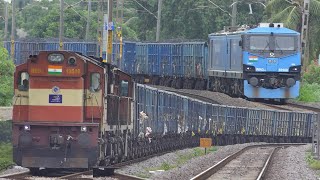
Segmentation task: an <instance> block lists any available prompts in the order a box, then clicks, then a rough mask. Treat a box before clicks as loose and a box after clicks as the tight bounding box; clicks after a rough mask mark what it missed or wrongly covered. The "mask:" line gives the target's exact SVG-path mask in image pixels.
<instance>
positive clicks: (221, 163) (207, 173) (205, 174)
mask: <svg viewBox="0 0 320 180" xmlns="http://www.w3.org/2000/svg"><path fill="white" fill-rule="evenodd" d="M300 145H306V144H304V143H272V144H261V145H252V146H247V147H245V148H243V149H241V150H239V151H237V152H236V153H233V154H231V155H229V156H227V157H226V158H224V159H222V160H221V161H219V162H218V163H217V164H215V165H213V166H212V167H210V168H208V169H206V170H205V171H203V172H201V173H200V174H198V175H196V176H194V177H193V178H191V180H206V179H208V178H209V177H211V176H212V175H213V174H215V173H216V172H218V171H219V170H220V169H222V168H223V167H224V166H226V165H227V164H228V163H229V162H231V161H232V160H234V159H236V158H237V157H238V156H240V155H241V154H243V153H244V152H246V151H247V150H249V149H252V148H258V147H273V146H275V147H279V146H281V147H284V146H300ZM271 158H272V156H271V157H270V159H271ZM268 159H269V158H268ZM269 162H270V161H269ZM268 164H269V163H268ZM268 164H267V166H268ZM264 169H265V171H266V170H267V169H268V168H267V167H266V168H264ZM264 173H265V172H264Z"/></svg>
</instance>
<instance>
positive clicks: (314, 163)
mask: <svg viewBox="0 0 320 180" xmlns="http://www.w3.org/2000/svg"><path fill="white" fill-rule="evenodd" d="M306 161H307V163H308V164H309V166H310V168H312V169H315V170H320V161H319V160H316V159H314V158H313V156H312V153H311V152H307V154H306Z"/></svg>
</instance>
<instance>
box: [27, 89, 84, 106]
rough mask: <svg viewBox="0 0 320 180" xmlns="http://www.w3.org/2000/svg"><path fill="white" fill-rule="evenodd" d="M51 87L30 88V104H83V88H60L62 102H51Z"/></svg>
mask: <svg viewBox="0 0 320 180" xmlns="http://www.w3.org/2000/svg"><path fill="white" fill-rule="evenodd" d="M50 94H54V93H53V92H52V90H51V89H29V103H30V104H29V105H33V106H83V90H82V89H60V93H58V94H59V95H62V103H49V95H50Z"/></svg>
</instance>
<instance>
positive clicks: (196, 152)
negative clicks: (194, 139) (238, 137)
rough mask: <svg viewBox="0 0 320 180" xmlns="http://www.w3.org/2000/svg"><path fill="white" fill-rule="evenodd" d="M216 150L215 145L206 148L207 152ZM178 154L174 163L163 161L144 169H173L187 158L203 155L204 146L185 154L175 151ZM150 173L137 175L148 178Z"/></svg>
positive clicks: (185, 161)
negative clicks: (153, 166)
mask: <svg viewBox="0 0 320 180" xmlns="http://www.w3.org/2000/svg"><path fill="white" fill-rule="evenodd" d="M215 151H217V147H211V148H208V149H207V154H209V153H212V152H215ZM177 155H178V159H177V161H176V163H174V164H169V163H167V162H163V163H162V164H161V165H160V166H159V167H155V168H147V169H146V171H148V172H149V171H156V170H165V171H168V170H170V169H174V168H176V167H179V166H181V165H183V164H185V163H187V162H188V161H189V160H191V159H193V158H196V157H200V156H203V155H205V151H204V148H200V147H197V148H194V149H193V152H190V153H186V154H180V153H179V152H177ZM150 175H151V174H142V173H141V174H137V176H139V177H142V178H149V177H150Z"/></svg>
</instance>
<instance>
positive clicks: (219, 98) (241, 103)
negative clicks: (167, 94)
mask: <svg viewBox="0 0 320 180" xmlns="http://www.w3.org/2000/svg"><path fill="white" fill-rule="evenodd" d="M151 87H155V88H158V89H162V90H174V91H180V92H185V93H192V94H197V95H200V96H203V97H207V98H209V99H212V100H214V101H216V102H218V103H220V104H222V105H227V106H236V107H247V108H257V109H273V108H272V107H270V106H266V105H263V104H261V103H257V102H252V101H248V100H245V99H243V98H233V97H230V96H228V95H226V94H223V93H219V92H212V91H204V90H191V89H174V88H170V87H164V86H154V85H151Z"/></svg>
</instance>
